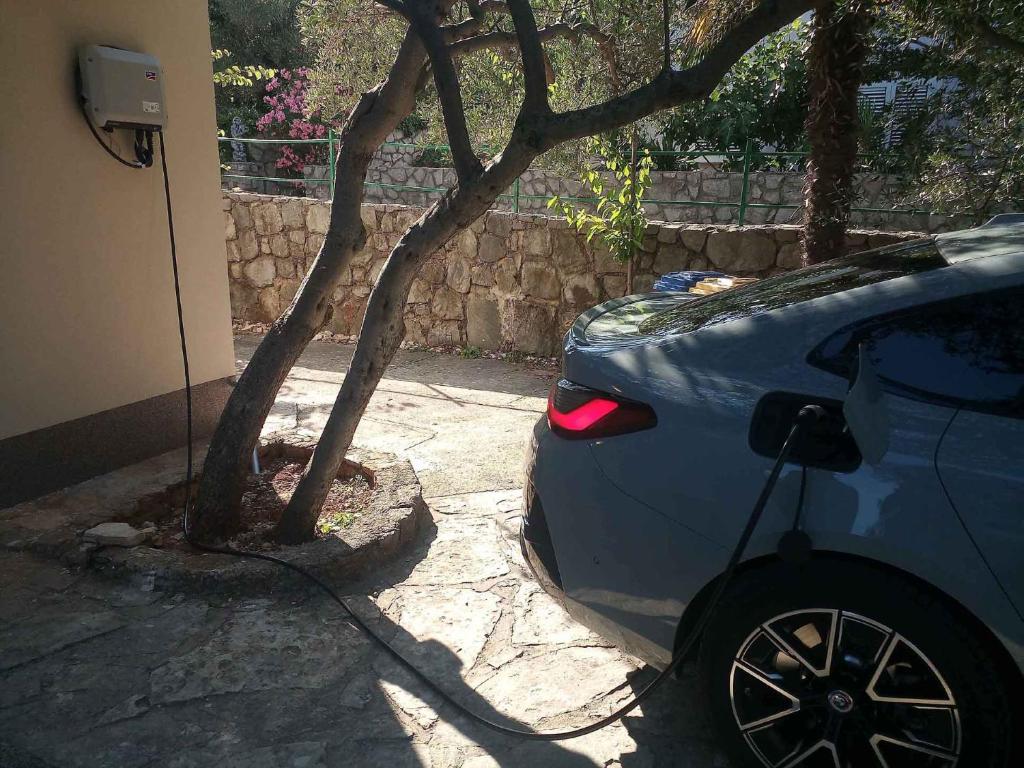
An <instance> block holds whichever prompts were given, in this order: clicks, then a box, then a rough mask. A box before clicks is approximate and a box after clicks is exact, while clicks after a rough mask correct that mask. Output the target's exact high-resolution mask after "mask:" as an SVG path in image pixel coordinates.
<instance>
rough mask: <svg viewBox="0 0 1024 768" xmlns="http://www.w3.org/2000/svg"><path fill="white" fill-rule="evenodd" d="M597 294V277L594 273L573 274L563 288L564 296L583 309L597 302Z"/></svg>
mask: <svg viewBox="0 0 1024 768" xmlns="http://www.w3.org/2000/svg"><path fill="white" fill-rule="evenodd" d="M597 294H598V288H597V278H595V277H594V276H593V275H571V276H569V277H567V278H566V279H565V287H564V288H563V289H562V297H563V298H564V299H565V300H566V301H567V302H568V303H570V304H573V305H575V306H576V308H577V309H579V310H581V311H582V310H584V309H589V308H590V307H592V306H594V305H595V304H596V303H597Z"/></svg>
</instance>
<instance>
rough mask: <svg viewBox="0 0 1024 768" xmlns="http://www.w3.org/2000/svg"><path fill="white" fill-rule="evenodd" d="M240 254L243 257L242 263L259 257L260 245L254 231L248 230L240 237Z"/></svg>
mask: <svg viewBox="0 0 1024 768" xmlns="http://www.w3.org/2000/svg"><path fill="white" fill-rule="evenodd" d="M238 252H239V254H240V255H241V257H242V261H249V260H250V259H255V258H256V257H257V256H259V253H260V244H259V241H258V240H257V239H256V233H255V232H254V231H253V230H251V229H247V230H245V231H243V232H242V233H241V234H240V235H239V237H238Z"/></svg>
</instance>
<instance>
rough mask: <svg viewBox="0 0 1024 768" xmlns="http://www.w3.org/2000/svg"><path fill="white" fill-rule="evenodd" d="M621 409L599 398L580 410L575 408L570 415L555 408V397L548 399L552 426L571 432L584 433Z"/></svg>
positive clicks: (611, 401)
mask: <svg viewBox="0 0 1024 768" xmlns="http://www.w3.org/2000/svg"><path fill="white" fill-rule="evenodd" d="M618 407H619V404H618V403H616V402H615V401H614V400H606V399H605V398H603V397H597V398H594V399H593V400H590V401H588V402H586V403H584V404H583V405H581V406H580V407H579V408H574V409H573V410H571V411H569V412H568V413H562V412H560V411H559V410H558V409H557V408H555V403H554V397H553V396H552V397H549V398H548V420H549V421H550V422H551V424H552V425H554V426H556V427H559V428H561V429H565V430H568V431H570V432H582V431H584V430H586V429H590V427H592V426H594V425H595V424H596V423H597V422H599V421H600V420H601V419H603V418H604V417H605V416H607V415H608V414H609V413H611V412H612V411H614V410H615V409H616V408H618Z"/></svg>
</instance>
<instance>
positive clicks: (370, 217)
mask: <svg viewBox="0 0 1024 768" xmlns="http://www.w3.org/2000/svg"><path fill="white" fill-rule="evenodd" d="M359 218H360V220H361V221H362V222H363V227H364V228H365V229H366V232H367V234H371V233H373V232H376V231H377V214H376V212H375V211H374V210H373V207H372V206H369V205H362V206H360V207H359Z"/></svg>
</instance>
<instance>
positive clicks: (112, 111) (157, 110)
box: [78, 45, 167, 130]
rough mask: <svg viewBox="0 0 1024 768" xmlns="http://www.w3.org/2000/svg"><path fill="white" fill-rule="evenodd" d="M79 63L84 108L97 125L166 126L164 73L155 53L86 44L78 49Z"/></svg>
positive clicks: (152, 128) (107, 126) (120, 126)
mask: <svg viewBox="0 0 1024 768" xmlns="http://www.w3.org/2000/svg"><path fill="white" fill-rule="evenodd" d="M78 66H79V70H80V71H81V73H82V97H83V98H84V99H85V109H86V112H87V113H88V115H89V118H90V119H91V120H92V122H93V123H94V124H95V125H96V126H98V127H100V128H143V129H147V130H161V129H163V128H165V127H166V126H167V109H166V106H165V104H164V76H163V72H162V71H161V70H160V62H159V61H157V59H156V57H154V56H150V55H149V54H146V53H137V52H135V51H125V50H122V49H120V48H110V47H108V46H105V45H87V46H84V47H82V48H80V49H79V51H78Z"/></svg>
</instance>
